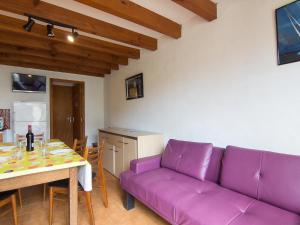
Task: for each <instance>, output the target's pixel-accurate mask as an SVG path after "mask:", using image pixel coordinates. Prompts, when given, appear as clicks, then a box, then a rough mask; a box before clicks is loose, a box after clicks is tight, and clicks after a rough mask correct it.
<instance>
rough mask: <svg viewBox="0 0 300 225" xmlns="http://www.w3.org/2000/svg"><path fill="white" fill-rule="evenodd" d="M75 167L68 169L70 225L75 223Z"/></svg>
mask: <svg viewBox="0 0 300 225" xmlns="http://www.w3.org/2000/svg"><path fill="white" fill-rule="evenodd" d="M77 169H78V168H77V167H75V168H71V169H70V181H69V182H70V185H69V187H70V190H69V195H70V196H69V197H70V198H69V199H70V203H69V204H70V205H69V207H70V210H69V211H70V225H77V224H78V219H77V210H78V187H77V186H78V180H77Z"/></svg>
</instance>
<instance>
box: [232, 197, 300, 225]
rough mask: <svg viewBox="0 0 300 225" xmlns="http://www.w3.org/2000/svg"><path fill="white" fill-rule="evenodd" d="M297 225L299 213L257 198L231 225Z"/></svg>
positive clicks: (299, 218)
mask: <svg viewBox="0 0 300 225" xmlns="http://www.w3.org/2000/svg"><path fill="white" fill-rule="evenodd" d="M241 224H242V225H269V224H270V225H283V224H286V225H297V224H300V217H299V216H298V215H297V214H294V213H291V212H289V211H286V210H283V209H280V208H277V207H275V206H272V205H269V204H267V203H264V202H260V201H257V200H255V201H254V202H253V203H252V204H251V205H250V206H249V207H248V208H247V209H246V210H245V211H242V212H241V214H240V215H239V216H238V217H237V218H236V219H235V220H233V221H232V222H231V223H230V225H241Z"/></svg>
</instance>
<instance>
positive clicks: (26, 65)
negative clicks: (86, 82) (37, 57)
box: [0, 57, 104, 77]
mask: <svg viewBox="0 0 300 225" xmlns="http://www.w3.org/2000/svg"><path fill="white" fill-rule="evenodd" d="M0 64H2V65H8V66H17V67H24V68H32V69H40V70H47V71H55V72H63V73H73V74H78V75H88V76H95V77H104V74H94V73H89V72H85V71H78V70H70V69H66V68H60V67H57V66H45V65H40V64H36V63H26V62H21V61H17V60H8V59H5V58H2V57H0Z"/></svg>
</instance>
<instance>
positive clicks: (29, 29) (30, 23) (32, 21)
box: [23, 17, 35, 32]
mask: <svg viewBox="0 0 300 225" xmlns="http://www.w3.org/2000/svg"><path fill="white" fill-rule="evenodd" d="M34 24H35V22H34V20H33V19H32V18H31V17H28V22H27V23H26V24H25V25H24V26H23V27H24V30H26V31H27V32H30V31H31V29H32V27H33V25H34Z"/></svg>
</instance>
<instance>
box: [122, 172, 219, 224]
mask: <svg viewBox="0 0 300 225" xmlns="http://www.w3.org/2000/svg"><path fill="white" fill-rule="evenodd" d="M121 185H122V187H123V188H124V189H125V190H126V191H128V192H129V193H131V194H133V195H134V196H135V197H136V198H137V199H139V200H141V201H143V202H144V203H146V204H147V205H148V206H149V207H151V208H152V209H154V210H155V211H156V212H159V213H160V214H161V215H162V216H163V217H165V218H166V219H168V220H169V221H174V218H175V214H176V209H175V206H176V205H178V204H180V202H182V201H183V200H184V199H186V198H191V197H193V196H194V195H197V193H201V192H209V191H212V190H214V189H216V188H218V186H217V185H216V184H214V183H212V182H202V181H199V180H197V179H195V178H192V177H189V176H186V175H183V174H180V173H177V172H175V171H173V170H169V169H166V168H160V169H156V170H152V171H149V172H146V173H142V174H139V175H136V174H134V173H133V172H131V171H128V172H125V173H122V175H121Z"/></svg>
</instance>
